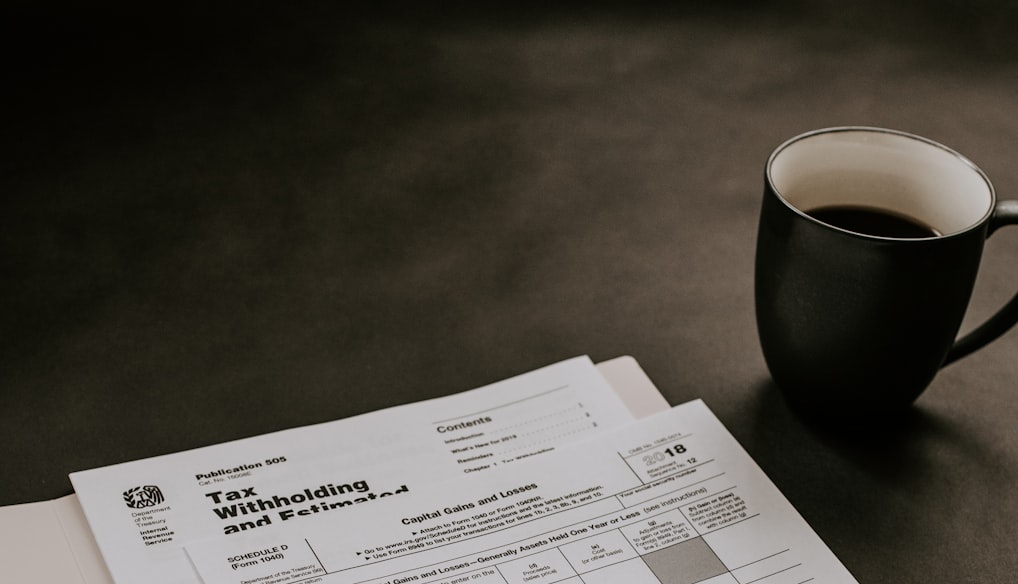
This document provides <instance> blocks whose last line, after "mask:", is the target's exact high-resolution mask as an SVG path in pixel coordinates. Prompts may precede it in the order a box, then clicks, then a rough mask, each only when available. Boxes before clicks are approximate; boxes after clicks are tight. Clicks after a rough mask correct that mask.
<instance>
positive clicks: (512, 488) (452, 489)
mask: <svg viewBox="0 0 1018 584" xmlns="http://www.w3.org/2000/svg"><path fill="white" fill-rule="evenodd" d="M251 484H252V485H254V483H253V482H252V483H251ZM240 485H241V483H238V484H237V486H238V487H240ZM254 488H255V490H256V491H257V490H258V489H257V487H254ZM240 496H241V498H239V499H237V500H238V501H240V502H242V501H244V500H245V498H247V499H248V500H257V499H265V497H266V496H268V494H267V493H261V492H259V493H257V494H255V493H249V494H246V495H245V494H244V493H241V495H240ZM306 503H310V501H308V502H305V504H306ZM278 515H279V510H273V511H272V513H270V515H269V516H270V517H273V518H275V517H277V516H278ZM281 523H282V525H280V526H279V527H278V528H277V529H274V530H262V529H252V530H248V531H244V532H238V533H236V534H234V535H232V536H228V537H219V538H217V539H214V540H208V541H201V542H190V543H187V544H186V545H185V547H186V550H187V553H188V554H189V556H190V557H191V559H192V560H193V562H194V565H195V567H196V568H197V570H198V572H199V573H200V574H201V576H202V578H203V579H204V581H205V582H206V583H207V584H297V583H301V584H319V583H322V584H355V583H356V584H408V583H415V584H466V583H471V584H550V583H552V582H555V583H565V584H580V583H583V584H601V583H604V584H617V583H619V582H624V583H626V584H693V583H694V582H700V583H708V584H721V583H726V584H727V583H731V584H738V583H743V584H745V583H748V582H759V583H765V584H796V583H802V582H828V583H835V584H838V583H851V582H855V580H854V578H853V577H852V576H851V575H850V574H849V573H848V571H847V570H846V569H845V568H844V566H842V564H841V563H840V562H839V561H838V560H837V558H836V557H835V556H834V555H833V553H832V552H831V551H830V550H829V549H828V548H827V547H826V545H824V543H823V542H822V541H821V540H820V538H819V537H818V536H817V535H816V534H815V533H814V532H813V530H812V529H811V528H810V527H809V526H808V525H807V524H806V523H805V521H804V520H803V519H802V518H801V517H800V516H799V514H798V513H797V512H796V511H795V510H794V509H793V508H792V506H791V505H790V504H789V503H788V501H787V500H786V499H785V498H784V497H783V496H782V495H781V493H780V492H779V491H778V490H777V488H776V487H775V486H774V485H773V484H772V483H771V482H770V480H769V479H768V478H767V477H766V476H765V475H764V473H763V472H762V471H761V470H760V468H759V467H758V466H757V465H756V464H755V463H754V462H753V460H752V459H751V458H750V457H749V455H747V454H746V452H745V451H744V450H743V449H742V448H741V446H739V444H738V443H737V442H736V441H735V439H734V438H733V437H732V436H731V434H729V433H728V431H727V430H726V429H725V428H724V426H723V425H722V424H721V423H720V422H719V421H718V420H717V418H716V417H714V415H713V414H712V413H711V412H710V410H708V409H707V407H706V406H705V405H704V404H703V402H700V401H694V402H690V403H687V404H684V405H681V406H678V407H676V408H673V409H671V410H668V411H666V412H663V413H660V414H656V415H654V416H652V417H649V418H646V419H644V420H643V421H640V422H636V423H634V424H632V425H630V426H628V427H626V428H623V429H620V430H618V431H615V432H612V433H609V434H604V435H602V436H599V437H596V438H592V439H590V440H588V441H585V442H583V443H580V444H577V445H573V446H570V447H564V448H561V449H559V450H557V451H556V452H554V453H551V454H549V455H547V456H542V457H535V458H533V459H530V460H527V461H524V462H520V463H518V464H515V465H512V466H510V467H504V466H502V467H499V468H494V469H492V470H491V471H490V472H486V473H478V474H472V475H467V476H465V477H463V478H460V479H457V480H455V481H449V482H442V483H435V484H432V485H430V486H423V487H420V488H418V489H414V491H413V492H411V493H407V494H406V495H402V496H399V497H391V498H387V499H386V500H385V501H383V502H381V503H379V504H377V505H370V506H357V505H354V506H351V507H348V508H345V509H344V510H343V511H342V512H336V511H329V512H322V513H316V514H311V515H309V516H307V517H305V518H304V520H303V521H286V522H281Z"/></svg>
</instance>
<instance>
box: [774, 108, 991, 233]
mask: <svg viewBox="0 0 1018 584" xmlns="http://www.w3.org/2000/svg"><path fill="white" fill-rule="evenodd" d="M839 132H858V133H870V134H891V135H895V136H899V137H902V138H908V139H910V140H916V141H918V142H923V143H925V144H927V145H929V146H933V147H935V148H938V149H940V150H942V151H944V152H946V153H947V154H950V155H951V156H952V157H954V158H955V159H957V160H958V161H959V162H961V163H962V164H963V165H964V166H967V167H968V168H969V169H970V170H972V171H974V172H975V173H976V174H977V175H978V176H979V178H980V179H982V181H983V182H984V183H985V184H986V188H987V190H988V192H989V195H990V201H989V205H988V206H987V209H986V212H985V213H984V214H983V215H982V216H981V217H980V218H979V219H978V220H977V221H975V222H974V223H972V224H971V225H969V226H968V227H965V228H964V229H960V230H958V231H953V232H951V233H947V234H937V235H933V236H929V237H916V238H904V237H887V236H883V235H872V234H869V233H861V232H858V231H852V230H850V229H845V228H842V227H838V226H836V225H831V224H830V223H825V222H823V221H820V220H819V219H816V218H814V217H813V216H811V215H810V214H808V213H806V212H805V211H803V210H802V209H800V208H798V207H797V206H796V205H793V204H792V203H791V202H790V201H789V200H788V199H787V198H786V197H785V195H784V194H782V193H781V191H780V190H779V189H778V187H777V186H776V185H775V184H774V180H773V178H772V176H771V167H772V165H773V164H774V161H775V160H776V159H777V157H778V156H779V155H780V154H781V153H782V152H783V151H784V150H786V149H787V148H788V147H789V146H791V145H792V144H794V143H796V142H801V141H802V140H806V139H808V138H812V137H814V136H817V135H820V134H833V133H839ZM764 175H765V178H766V181H767V187H768V189H769V190H770V191H771V192H772V193H774V195H775V196H776V197H777V198H778V200H779V201H781V203H782V204H783V205H784V206H785V207H787V208H788V209H790V210H791V211H792V212H794V213H796V214H797V215H799V216H800V217H802V218H804V219H806V220H808V221H810V222H812V223H814V224H816V225H819V226H822V227H826V228H828V229H832V230H835V231H838V232H840V233H844V234H847V235H852V236H855V237H860V238H864V239H871V240H881V241H895V242H908V241H930V240H939V239H947V238H952V237H960V236H962V235H964V234H967V233H969V232H971V231H973V230H977V229H979V228H981V227H982V226H984V225H986V224H987V222H988V221H989V219H990V217H991V216H992V215H993V211H994V208H995V207H996V204H997V193H996V191H995V190H994V188H993V183H992V182H990V178H989V177H988V176H987V175H986V173H985V172H983V170H982V169H981V168H979V166H978V165H976V164H975V163H974V162H972V161H971V160H969V159H968V157H966V156H965V155H964V154H962V153H960V152H958V151H957V150H955V149H953V148H951V147H949V146H945V145H944V144H941V143H940V142H937V141H936V140H932V139H930V138H926V137H925V136H920V135H918V134H913V133H911V132H905V131H902V130H895V129H891V128H882V127H878V126H831V127H828V128H818V129H815V130H809V131H807V132H803V133H801V134H798V135H795V136H792V137H791V138H789V139H787V140H785V141H784V142H782V143H781V144H779V145H778V146H777V147H776V148H774V150H773V151H772V152H771V154H770V156H768V157H767V165H766V167H765V169H764Z"/></svg>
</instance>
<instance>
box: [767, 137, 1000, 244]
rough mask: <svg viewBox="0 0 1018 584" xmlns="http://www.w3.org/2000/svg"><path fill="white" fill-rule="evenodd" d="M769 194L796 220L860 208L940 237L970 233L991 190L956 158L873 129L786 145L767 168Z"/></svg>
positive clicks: (985, 211)
mask: <svg viewBox="0 0 1018 584" xmlns="http://www.w3.org/2000/svg"><path fill="white" fill-rule="evenodd" d="M767 177H768V180H769V181H770V182H771V185H772V186H773V188H774V189H775V191H776V192H777V193H778V195H780V196H781V197H782V198H784V199H785V201H787V202H788V204H790V205H791V206H793V207H795V208H796V209H798V210H799V211H801V212H804V213H806V212H809V211H812V210H814V209H818V208H822V207H829V206H851V207H868V208H874V209H881V210H884V211H889V212H891V213H895V214H898V215H905V216H907V217H912V218H914V219H917V220H918V221H919V222H921V223H924V224H925V225H928V226H929V227H932V228H933V229H934V230H936V231H937V232H938V233H939V234H941V235H950V234H952V233H957V232H960V231H964V230H966V229H968V228H970V227H972V226H974V225H977V224H978V223H979V222H981V221H982V220H983V219H984V218H985V217H987V216H988V215H989V213H990V211H991V209H992V207H993V198H994V195H993V187H992V186H991V185H990V182H989V180H987V178H986V176H985V175H984V174H983V173H982V171H980V170H979V169H978V168H977V167H976V166H975V165H974V164H972V163H971V162H969V161H968V159H966V158H965V157H963V156H961V155H960V154H958V153H957V152H955V151H953V150H951V149H950V148H947V147H945V146H942V145H940V144H937V143H936V142H933V141H930V140H927V139H925V138H920V137H918V136H914V135H911V134H906V133H902V132H897V131H893V130H884V129H880V128H831V129H829V130H820V131H817V132H813V133H809V134H804V135H802V136H799V137H797V138H793V139H791V140H789V141H788V142H786V143H785V144H783V145H782V146H781V147H779V148H778V149H777V150H776V151H775V152H774V154H773V155H772V156H771V159H770V161H769V162H768V165H767Z"/></svg>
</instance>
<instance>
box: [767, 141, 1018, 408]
mask: <svg viewBox="0 0 1018 584" xmlns="http://www.w3.org/2000/svg"><path fill="white" fill-rule="evenodd" d="M1016 222H1018V201H999V202H998V201H997V200H996V196H995V194H994V192H993V186H992V185H991V184H990V181H989V180H988V179H987V177H986V175H985V174H983V172H982V171H981V170H979V168H977V167H976V166H975V165H974V164H972V163H971V162H970V161H969V160H967V159H966V158H965V157H963V156H962V155H960V154H958V153H957V152H955V151H954V150H951V149H950V148H947V147H945V146H942V145H940V144H938V143H936V142H933V141H931V140H927V139H925V138H921V137H919V136H915V135H912V134H907V133H904V132H898V131H894V130H886V129H881V128H866V127H843V128H828V129H823V130H817V131H814V132H809V133H806V134H802V135H800V136H796V137H795V138H792V139H791V140H788V141H787V142H785V143H784V144H782V145H781V146H779V147H778V148H777V149H776V150H775V151H774V152H773V153H772V154H771V156H770V158H769V159H768V160H767V167H766V181H765V186H764V197H763V207H762V209H761V213H760V225H759V231H758V234H757V249H756V275H755V285H756V316H757V328H758V332H759V335H760V344H761V347H762V348H763V354H764V358H765V360H766V362H767V366H768V368H769V369H770V372H771V375H772V377H773V378H774V381H775V382H776V383H777V384H778V386H779V387H780V388H781V390H782V392H783V393H784V395H785V397H786V399H787V400H788V401H789V403H790V404H791V405H792V406H793V407H794V408H795V409H798V410H800V411H802V412H805V413H807V414H810V415H821V416H826V417H844V416H857V415H859V414H866V415H881V414H888V413H891V412H894V411H896V410H901V409H904V408H906V407H908V406H909V405H910V404H912V402H913V401H915V399H916V398H917V397H918V396H919V394H920V393H921V392H922V391H923V390H924V389H925V388H926V386H927V385H929V383H930V381H932V380H933V377H934V376H935V375H936V373H937V371H938V370H939V369H940V368H941V367H943V366H944V365H946V364H948V363H951V362H952V361H954V360H956V359H958V358H960V357H963V356H965V355H967V354H969V353H971V352H972V351H975V350H976V349H979V348H980V347H982V346H983V345H985V344H986V343H988V342H990V341H992V340H993V339H995V338H997V337H998V336H1000V335H1001V334H1003V333H1004V332H1005V331H1006V330H1007V329H1009V328H1010V327H1011V326H1012V325H1013V324H1014V323H1015V322H1016V321H1018V296H1015V298H1013V299H1012V300H1011V301H1010V302H1009V303H1008V304H1007V305H1006V306H1005V307H1004V308H1003V309H1001V310H1000V311H999V312H998V313H996V314H995V315H994V316H993V317H991V318H990V319H989V320H988V321H987V322H986V323H985V324H983V325H982V326H981V327H979V328H977V329H976V330H974V331H972V332H971V333H969V334H968V335H966V336H965V337H963V338H961V339H958V340H956V336H957V334H958V330H959V328H960V326H961V322H962V318H963V316H964V314H965V310H966V308H967V306H968V302H969V297H970V296H971V293H972V288H973V286H974V284H975V280H976V272H977V271H978V268H979V261H980V257H981V255H982V252H983V243H984V241H985V240H986V238H987V237H988V236H989V235H990V234H991V233H993V231H994V230H995V229H997V228H998V227H1000V226H1002V225H1006V224H1013V223H1016Z"/></svg>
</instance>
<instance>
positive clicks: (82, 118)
mask: <svg viewBox="0 0 1018 584" xmlns="http://www.w3.org/2000/svg"><path fill="white" fill-rule="evenodd" d="M4 11H5V13H4V15H3V25H2V26H3V28H4V30H3V32H4V34H3V41H2V42H3V44H4V46H3V57H2V59H3V76H4V79H5V82H4V86H5V89H4V90H3V94H4V96H3V99H4V101H5V103H6V105H5V106H4V108H3V111H2V113H0V115H2V116H3V118H4V120H5V121H4V128H5V130H4V132H3V138H2V140H3V142H2V145H3V150H4V151H3V157H2V158H0V169H2V170H0V193H2V203H0V205H2V206H0V456H2V466H0V469H2V475H0V504H14V503H23V502H29V501H37V500H43V499H49V498H54V497H58V496H61V495H64V494H67V493H70V492H71V487H70V483H69V482H68V480H67V476H66V475H67V473H69V472H71V471H75V470H82V469H87V468H92V467H96V466H101V465H107V464H112V463H117V462H123V461H127V460H133V459H136V458H141V457H147V456H153V455H158V454H165V453H169V452H174V451H178V450H182V449H187V448H192V447H197V446H203V445H207V444H212V443H216V442H221V441H224V440H229V439H234V438H240V437H245V436H251V435H255V434H260V433H264V432H269V431H273V430H280V429H284V428H289V427H293V426H297V425H304V424H310V423H315V422H322V421H327V420H332V419H336V418H342V417H346V416H350V415H354V414H358V413H362V412H366V411H369V410H373V409H376V408H381V407H386V406H391V405H395V404H399V403H404V402H407V401H414V400H418V399H424V398H429V397H436V396H440V395H446V394H449V393H453V392H456V391H460V390H465V389H469V388H472V387H476V386H479V385H483V384H486V383H489V382H492V381H496V380H498V379H501V378H504V377H508V376H511V375H514V374H517V373H522V372H525V371H527V370H530V369H533V368H536V367H539V366H541V365H545V364H548V363H552V362H555V361H558V360H560V359H563V358H567V357H571V356H574V355H577V354H589V355H590V356H591V357H592V358H593V359H594V360H595V361H600V360H604V359H609V358H611V357H615V356H618V355H622V354H630V355H633V356H634V357H636V358H637V359H638V360H639V362H640V363H641V364H642V366H643V367H644V369H645V370H646V371H647V372H648V374H649V375H650V377H651V378H652V379H653V380H654V381H655V382H656V384H657V385H658V387H659V388H660V389H661V391H662V392H663V393H664V395H665V396H666V397H667V398H668V400H669V401H670V402H671V403H673V404H677V403H681V402H683V401H686V400H689V399H692V398H696V397H702V398H703V399H704V400H705V401H706V402H707V404H708V405H709V406H711V408H712V409H713V410H714V411H715V412H716V413H717V414H718V416H719V417H720V418H721V419H722V421H724V422H725V424H726V425H727V426H728V427H729V429H730V430H731V431H732V433H733V434H735V436H736V437H737V438H738V439H739V440H740V441H741V442H742V443H743V445H744V446H745V447H746V449H747V450H748V451H749V452H750V454H751V455H753V456H754V458H755V459H756V460H757V461H758V462H759V463H760V465H761V466H762V467H763V469H764V470H765V471H766V472H767V473H768V474H769V475H770V477H771V478H772V479H773V480H774V482H775V483H777V485H778V486H779V487H780V488H781V489H782V491H783V492H784V493H785V494H786V496H787V497H788V498H789V499H790V500H791V501H792V503H793V504H794V505H795V506H796V507H797V508H798V509H799V511H800V512H801V513H802V514H803V516H804V517H805V518H806V519H807V520H808V521H809V522H810V524H811V525H812V526H813V527H814V528H815V529H816V531H817V532H818V533H819V534H820V536H821V537H822V538H823V539H824V540H825V541H826V542H827V543H828V544H829V545H830V546H831V548H832V549H833V550H834V551H835V553H836V554H838V556H839V557H840V558H841V559H842V560H843V561H844V563H845V564H846V566H847V567H848V568H849V570H851V571H852V572H853V573H854V574H855V575H856V576H857V577H858V578H859V580H860V581H862V582H929V581H938V582H988V581H1009V580H1011V579H1012V578H1013V574H1015V573H1018V543H1016V539H1015V538H1014V537H1013V534H1014V530H1015V525H1016V524H1018V494H1016V492H1018V489H1015V482H1016V477H1018V432H1016V430H1015V419H1016V418H1018V400H1016V399H1015V391H1014V389H1015V385H1016V381H1018V359H1015V356H1016V355H1018V333H1015V332H1012V333H1010V334H1008V335H1006V336H1005V337H1004V338H1002V339H1001V340H999V341H997V342H996V343H994V344H993V345H991V346H989V347H988V348H986V349H984V350H982V351H981V352H979V353H977V354H975V355H973V356H971V357H968V358H966V359H964V360H963V361H961V362H959V363H957V364H955V365H952V366H951V367H949V368H947V369H945V370H944V371H943V372H942V373H941V375H940V376H939V377H938V378H937V379H936V380H935V381H934V383H933V385H932V386H931V387H930V388H929V389H928V390H927V392H926V393H925V394H924V395H923V396H922V397H921V398H920V400H919V401H918V403H917V405H916V407H915V409H914V411H912V412H910V413H909V414H908V415H907V416H905V417H904V418H902V419H901V420H899V421H898V423H897V424H896V425H895V427H894V428H892V429H881V428H878V427H875V426H874V425H873V424H872V423H870V422H868V421H867V420H863V419H860V420H858V421H857V423H855V424H853V425H852V427H850V428H849V429H847V430H842V431H840V432H837V433H834V432H831V431H830V430H828V429H824V428H818V427H815V426H811V425H807V424H804V423H803V422H802V421H800V419H799V418H797V417H796V416H794V415H793V414H791V413H790V412H789V411H788V410H787V408H786V406H785V404H784V402H783V401H782V399H781V397H780V395H779V394H778V393H777V390H776V389H775V388H774V387H773V386H772V384H771V383H770V382H769V377H768V374H767V371H766V367H765V366H764V363H763V359H762V357H761V355H760V351H759V347H758V344H757V339H756V329H755V324H754V314H753V300H752V280H753V274H752V267H753V252H754V245H755V236H756V219H757V213H758V210H759V201H760V194H761V191H762V185H761V181H762V172H763V163H764V160H765V158H766V156H767V155H768V153H769V152H770V151H771V149H773V148H774V147H775V146H776V145H777V144H778V143H780V142H781V141H783V140H784V139H786V138H788V137H790V136H792V135H794V134H797V133H799V132H802V131H806V130H809V129H813V128H817V127H824V126H835V125H845V124H853V125H856V124H858V125H879V126H887V127H892V128H897V129H901V130H906V131H911V132H915V133H918V134H922V135H925V136H928V137H930V138H933V139H935V140H938V141H941V142H943V143H945V144H947V145H949V146H951V147H953V148H956V149H957V150H959V151H961V152H962V153H964V154H966V155H967V156H968V157H969V158H971V159H972V160H973V161H975V162H976V163H977V164H978V165H979V166H980V167H982V168H983V170H985V171H986V173H987V174H988V175H989V176H990V177H991V179H992V180H993V182H994V184H995V186H996V188H997V191H998V194H999V195H1000V196H1001V197H1002V198H1016V197H1018V164H1016V161H1018V115H1016V114H1018V42H1016V41H1015V38H1016V37H1015V35H1014V31H1015V30H1016V26H1015V25H1016V24H1018V5H1016V3H1014V2H1008V3H1001V2H988V1H985V0H984V1H976V2H960V1H959V2H926V3H920V2H906V3H894V6H883V5H882V4H881V3H877V2H863V3H851V4H848V5H844V4H841V3H835V2H817V3H807V2H760V3H748V2H747V3H715V4H713V5H712V6H711V7H710V8H705V7H703V6H699V3H695V4H694V3H679V4H675V5H671V4H669V5H664V4H636V5H632V4H630V5H622V4H620V5H617V6H616V5H613V4H605V3H602V4H594V5H591V4H588V3H584V4H576V5H570V4H542V3H533V4H524V5H513V6H512V7H498V6H486V7H480V6H478V5H475V4H442V5H440V6H427V7H403V6H397V5H388V6H383V7H381V8H373V9H370V10H368V9H359V10H357V11H350V10H349V9H345V8H340V7H337V6H332V5H330V4H301V5H289V6H288V7H287V8H285V9H284V8H281V7H275V8H256V7H251V6H240V5H228V4H224V3H212V4H199V3H191V4H186V3H184V4H180V3H169V2H165V3H159V2H157V3H154V4H149V5H147V6H146V7H145V8H141V7H140V6H139V5H137V4H135V5H126V4H125V5H120V6H114V5H97V4H94V3H93V4H89V5H87V6H78V7H74V8H67V7H62V6H53V5H40V4H37V3H32V4H28V3H14V4H12V5H8V6H7V7H6V8H4ZM1016 267H1018V230H1016V229H1004V230H1002V231H1000V232H999V233H998V234H996V235H995V236H994V237H993V238H992V239H991V240H990V241H989V242H988V244H987V253H986V257H985V259H984V263H983V269H982V271H981V274H980V279H979V282H978V284H977V289H976V292H975V296H974V298H973V301H972V306H971V308H970V317H969V319H968V320H967V321H966V325H965V328H971V326H973V325H974V324H976V323H977V322H978V321H980V320H981V319H983V318H985V317H986V316H987V315H989V314H990V313H991V312H992V311H993V310H994V309H995V308H996V307H998V306H1000V305H1001V304H1003V302H1004V301H1005V300H1006V299H1008V298H1010V296H1011V295H1012V294H1013V293H1014V291H1015V290H1016V289H1018V270H1016Z"/></svg>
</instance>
